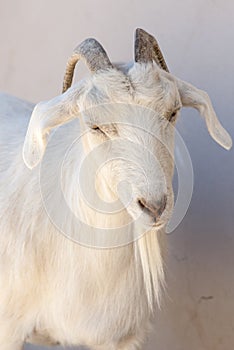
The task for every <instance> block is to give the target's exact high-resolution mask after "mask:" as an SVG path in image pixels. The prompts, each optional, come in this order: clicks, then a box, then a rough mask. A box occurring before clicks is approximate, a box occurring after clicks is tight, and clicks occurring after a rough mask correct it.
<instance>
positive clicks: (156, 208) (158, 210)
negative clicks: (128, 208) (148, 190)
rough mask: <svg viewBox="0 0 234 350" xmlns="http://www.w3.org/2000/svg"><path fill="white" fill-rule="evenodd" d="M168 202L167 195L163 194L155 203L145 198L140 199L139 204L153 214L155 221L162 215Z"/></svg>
mask: <svg viewBox="0 0 234 350" xmlns="http://www.w3.org/2000/svg"><path fill="white" fill-rule="evenodd" d="M166 204H167V197H166V195H163V196H162V198H161V199H160V200H158V201H157V202H156V203H154V204H153V203H152V202H150V201H146V200H145V199H144V198H139V199H138V205H139V206H140V208H141V209H142V210H143V211H144V212H145V213H147V214H148V215H150V216H152V217H153V218H154V219H155V221H157V220H158V219H159V217H160V216H161V215H162V213H163V211H164V210H165V208H166Z"/></svg>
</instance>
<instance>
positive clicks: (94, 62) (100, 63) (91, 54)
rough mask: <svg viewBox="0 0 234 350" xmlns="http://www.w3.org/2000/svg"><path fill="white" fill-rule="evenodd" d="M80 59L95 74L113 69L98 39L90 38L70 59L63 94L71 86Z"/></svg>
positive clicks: (76, 49) (79, 46)
mask: <svg viewBox="0 0 234 350" xmlns="http://www.w3.org/2000/svg"><path fill="white" fill-rule="evenodd" d="M80 59H83V60H84V61H85V63H86V65H87V66H88V68H89V69H90V71H91V72H93V73H95V72H97V71H98V70H101V69H109V68H113V65H112V64H111V62H110V60H109V58H108V56H107V53H106V51H105V50H104V48H103V47H102V45H101V44H100V43H99V42H98V41H97V40H96V39H93V38H88V39H86V40H84V41H83V42H82V43H81V44H79V45H78V46H77V47H76V48H75V50H74V51H73V54H72V55H71V57H70V58H69V59H68V62H67V66H66V71H65V75H64V80H63V92H65V91H66V90H67V89H68V88H69V87H70V86H71V84H72V79H73V75H74V70H75V66H76V64H77V62H78V61H79V60H80Z"/></svg>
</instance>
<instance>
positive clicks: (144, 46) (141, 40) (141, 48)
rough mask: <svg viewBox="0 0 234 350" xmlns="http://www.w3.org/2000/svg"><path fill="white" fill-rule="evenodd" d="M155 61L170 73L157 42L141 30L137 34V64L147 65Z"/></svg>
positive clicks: (138, 29)
mask: <svg viewBox="0 0 234 350" xmlns="http://www.w3.org/2000/svg"><path fill="white" fill-rule="evenodd" d="M149 61H151V62H153V61H155V62H156V63H157V64H158V65H159V67H160V68H162V69H163V70H165V71H166V72H169V69H168V67H167V64H166V61H165V59H164V57H163V54H162V51H161V49H160V47H159V44H158V42H157V40H156V39H155V38H154V37H153V36H152V35H150V34H149V33H147V32H145V31H144V30H143V29H141V28H137V30H136V34H135V62H139V63H141V62H142V63H147V62H149Z"/></svg>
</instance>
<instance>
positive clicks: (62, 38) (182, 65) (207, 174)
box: [0, 0, 234, 350]
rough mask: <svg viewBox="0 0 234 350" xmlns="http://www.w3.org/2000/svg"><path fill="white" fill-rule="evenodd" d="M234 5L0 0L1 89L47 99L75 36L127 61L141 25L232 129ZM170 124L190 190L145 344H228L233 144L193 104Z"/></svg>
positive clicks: (189, 349)
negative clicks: (217, 136) (185, 157)
mask: <svg viewBox="0 0 234 350" xmlns="http://www.w3.org/2000/svg"><path fill="white" fill-rule="evenodd" d="M233 13H234V3H233V1H232V0H206V1H204V0H196V1H195V0H177V1H173V0H157V1H156V0H145V1H139V0H131V1H130V0H118V1H115V2H111V1H110V0H101V1H94V0H90V1H84V0H79V1H78V0H77V1H76V0H67V1H55V0H47V1H45V0H40V1H34V0H31V1H29V0H21V1H19V0H18V1H17V0H8V1H3V0H2V1H1V2H0V43H1V45H0V57H1V65H0V90H2V91H7V92H9V93H12V94H14V95H17V96H19V97H23V98H25V99H28V100H31V101H35V102H37V101H39V100H41V99H49V98H50V97H52V96H54V95H56V94H58V93H60V91H61V83H62V76H63V72H64V67H65V63H66V59H67V57H68V56H69V54H70V53H71V51H72V49H73V48H74V46H75V45H76V44H77V43H79V42H80V41H81V40H83V39H84V38H86V37H88V36H95V37H96V38H98V39H99V40H100V41H101V42H102V43H103V45H104V46H105V48H106V49H107V51H108V53H109V55H110V57H111V58H112V59H113V60H115V61H123V60H128V59H132V52H133V31H134V29H135V28H136V27H143V28H145V29H146V30H148V31H150V32H152V33H154V34H155V35H156V36H157V38H158V39H159V41H160V43H161V46H162V48H163V51H164V53H165V56H166V58H167V61H168V65H169V67H170V69H171V71H172V72H173V73H174V74H175V75H177V76H179V77H181V78H183V79H186V80H188V81H191V82H192V83H194V84H196V85H198V86H200V87H202V88H203V89H206V90H207V91H208V92H209V94H210V96H211V98H212V100H213V101H214V106H215V108H216V111H217V113H218V115H219V116H220V119H221V120H222V123H223V124H224V125H225V126H226V128H228V129H229V132H230V133H231V134H232V136H234V119H233V118H234V115H233V114H234V112H233V100H234V98H233V97H234V96H233V94H234V83H233V75H234V59H233V55H234V45H233V43H234V21H233ZM178 127H179V130H180V132H181V134H182V136H183V137H184V140H185V142H186V144H187V146H188V149H189V151H190V155H191V158H192V161H193V167H194V173H195V184H194V194H193V199H192V202H191V206H190V208H189V211H188V213H187V215H186V217H185V218H184V220H183V222H182V223H181V225H180V226H179V227H178V228H177V230H176V232H174V233H173V234H171V235H170V236H169V237H168V239H169V247H170V259H169V262H168V266H167V270H168V273H167V275H168V276H167V281H168V288H167V294H168V296H166V297H165V299H164V304H163V307H162V310H161V311H160V312H158V314H157V322H156V324H155V327H154V332H153V334H152V336H151V339H150V341H149V343H148V345H147V346H146V347H144V349H147V350H153V349H160V350H171V349H173V350H185V349H186V350H231V349H233V347H234V273H233V271H234V182H233V178H234V165H233V164H234V152H233V150H232V151H230V152H226V151H224V150H223V149H221V148H220V147H219V146H217V145H216V144H215V143H214V142H213V141H212V140H211V139H210V138H209V137H208V133H207V131H206V129H205V126H204V123H203V122H202V121H201V119H199V118H198V115H197V113H196V112H192V111H184V112H183V114H182V117H181V120H180V122H179V126H178ZM27 349H29V347H27ZM30 349H31V348H30Z"/></svg>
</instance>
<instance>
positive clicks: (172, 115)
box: [169, 111, 177, 122]
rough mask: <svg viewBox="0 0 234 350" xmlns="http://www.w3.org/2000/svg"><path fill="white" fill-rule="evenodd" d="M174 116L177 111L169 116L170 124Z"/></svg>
mask: <svg viewBox="0 0 234 350" xmlns="http://www.w3.org/2000/svg"><path fill="white" fill-rule="evenodd" d="M176 114H177V111H174V112H172V113H171V115H170V117H169V122H171V121H172V120H173V119H174V118H175V116H176Z"/></svg>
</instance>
